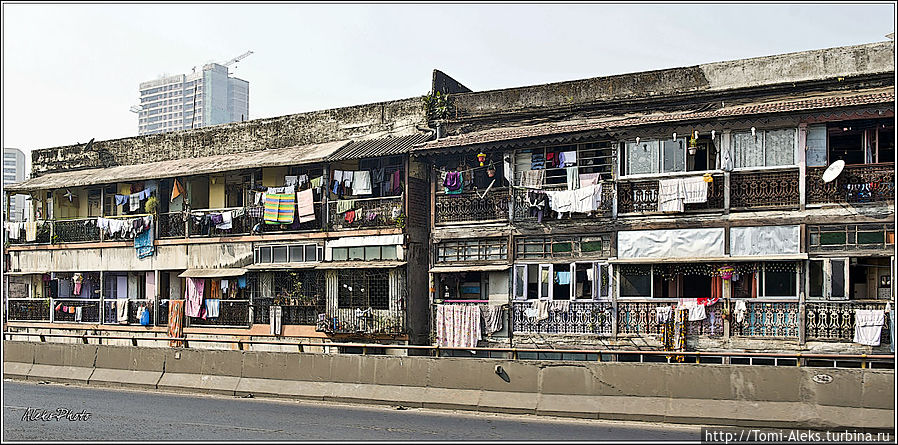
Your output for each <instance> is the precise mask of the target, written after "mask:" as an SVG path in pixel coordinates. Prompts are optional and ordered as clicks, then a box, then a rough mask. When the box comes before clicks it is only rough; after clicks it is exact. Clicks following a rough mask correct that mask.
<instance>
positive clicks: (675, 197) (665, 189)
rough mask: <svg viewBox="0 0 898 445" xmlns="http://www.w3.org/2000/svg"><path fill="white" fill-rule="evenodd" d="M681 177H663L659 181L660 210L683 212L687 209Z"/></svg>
mask: <svg viewBox="0 0 898 445" xmlns="http://www.w3.org/2000/svg"><path fill="white" fill-rule="evenodd" d="M682 185H683V181H682V180H681V179H661V180H659V181H658V211H659V212H682V211H683V210H685V209H686V208H685V206H684V203H683V194H682V192H681V187H682Z"/></svg>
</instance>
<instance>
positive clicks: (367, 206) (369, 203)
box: [327, 196, 405, 230]
mask: <svg viewBox="0 0 898 445" xmlns="http://www.w3.org/2000/svg"><path fill="white" fill-rule="evenodd" d="M352 201H353V203H352V209H350V210H348V211H344V212H337V208H338V206H339V202H334V201H331V202H329V203H328V204H327V209H328V212H329V218H330V220H329V222H330V226H331V229H333V230H356V229H366V228H375V227H394V226H398V225H400V224H402V223H403V221H404V219H405V212H403V210H402V201H403V197H402V196H390V197H387V198H368V199H354V200H352Z"/></svg>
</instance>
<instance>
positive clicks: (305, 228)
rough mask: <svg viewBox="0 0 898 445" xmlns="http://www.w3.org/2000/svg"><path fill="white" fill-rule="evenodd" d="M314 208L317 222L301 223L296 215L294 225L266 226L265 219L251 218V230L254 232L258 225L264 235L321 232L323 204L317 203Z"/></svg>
mask: <svg viewBox="0 0 898 445" xmlns="http://www.w3.org/2000/svg"><path fill="white" fill-rule="evenodd" d="M313 206H314V207H315V221H309V222H304V223H299V222H298V221H297V217H296V215H294V219H293V223H291V224H266V223H265V221H264V220H263V219H260V218H249V220H248V221H249V224H248V225H249V229H250V230H252V228H253V226H254V225H255V224H258V225H259V231H261V232H262V233H284V232H309V231H316V230H321V229H322V228H323V227H324V221H323V220H322V218H323V217H324V216H323V215H324V211H323V209H322V207H321V206H322V204H321V203H319V202H316V203H314V204H313ZM247 217H248V215H247Z"/></svg>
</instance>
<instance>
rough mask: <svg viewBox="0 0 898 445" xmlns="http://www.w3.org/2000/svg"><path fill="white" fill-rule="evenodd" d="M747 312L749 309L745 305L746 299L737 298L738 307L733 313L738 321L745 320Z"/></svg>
mask: <svg viewBox="0 0 898 445" xmlns="http://www.w3.org/2000/svg"><path fill="white" fill-rule="evenodd" d="M746 312H748V309H747V308H746V307H745V300H736V307H735V308H734V309H733V314H734V315H736V323H742V322H744V321H745V313H746Z"/></svg>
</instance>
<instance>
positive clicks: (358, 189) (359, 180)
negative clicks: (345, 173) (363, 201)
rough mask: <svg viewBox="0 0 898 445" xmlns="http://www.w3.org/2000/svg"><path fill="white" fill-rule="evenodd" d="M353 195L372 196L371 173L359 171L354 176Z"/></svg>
mask: <svg viewBox="0 0 898 445" xmlns="http://www.w3.org/2000/svg"><path fill="white" fill-rule="evenodd" d="M352 184H353V186H352V193H353V194H355V195H370V194H371V172H370V171H368V170H359V171H357V172H353V174H352Z"/></svg>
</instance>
